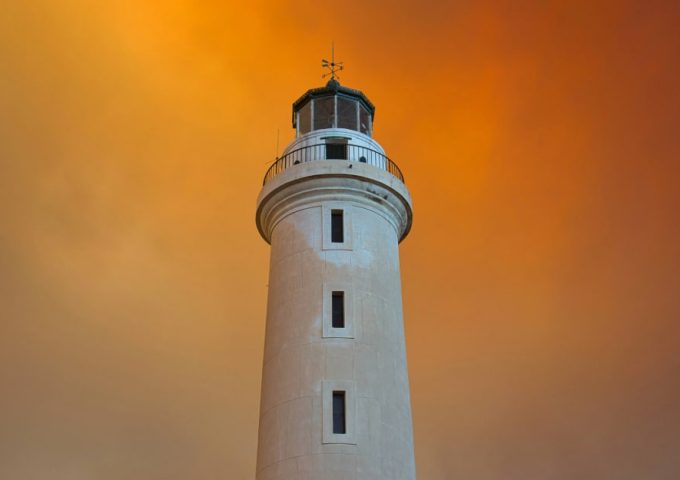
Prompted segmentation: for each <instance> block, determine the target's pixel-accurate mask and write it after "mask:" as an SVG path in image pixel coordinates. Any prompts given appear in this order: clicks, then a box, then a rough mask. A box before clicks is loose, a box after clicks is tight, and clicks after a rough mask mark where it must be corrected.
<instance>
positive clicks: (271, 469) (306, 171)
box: [256, 62, 416, 480]
mask: <svg viewBox="0 0 680 480" xmlns="http://www.w3.org/2000/svg"><path fill="white" fill-rule="evenodd" d="M325 66H328V62H326V65H325ZM333 67H336V64H335V63H332V64H331V67H330V68H331V75H330V77H331V78H330V80H329V81H328V83H326V84H325V86H322V87H320V88H313V89H311V90H308V91H307V92H306V93H305V94H304V95H302V96H301V97H300V98H299V99H298V100H296V101H295V103H293V117H292V124H293V128H294V129H295V133H296V135H295V139H294V140H293V141H292V142H291V143H290V144H289V145H288V146H287V147H286V148H285V150H284V152H283V154H282V156H281V157H279V158H277V160H276V162H275V163H273V164H272V165H271V167H270V168H269V170H268V171H267V172H266V174H265V176H264V182H263V186H262V190H261V192H260V194H259V196H258V199H257V213H256V223H257V228H258V230H259V232H260V235H261V236H262V238H263V239H264V240H265V241H267V242H268V243H269V244H270V245H271V258H270V270H269V291H268V299H267V321H266V333H265V348H264V361H263V369H262V392H261V400H260V424H259V436H258V451H257V471H256V478H257V480H369V479H370V480H413V479H415V475H416V474H415V460H414V451H413V427H412V420H411V403H410V397H409V380H408V371H407V363H406V348H405V339H404V326H403V311H402V295H401V280H400V270H399V243H400V242H401V241H402V240H403V239H404V238H405V237H406V235H407V234H408V232H409V230H410V228H411V222H412V217H413V211H412V203H411V197H410V194H409V192H408V190H407V188H406V185H405V183H404V177H403V175H402V173H401V171H400V170H399V168H398V167H397V165H396V164H395V163H394V162H393V161H392V160H391V159H390V158H388V156H387V155H386V153H385V151H384V149H383V148H382V147H381V146H380V144H378V142H376V141H375V140H374V139H373V123H374V119H375V107H374V105H373V104H372V103H371V101H370V100H369V99H368V97H367V96H366V95H364V94H363V93H362V92H361V91H359V90H354V89H352V88H348V87H346V86H344V85H341V84H340V82H339V80H338V79H337V78H336V75H335V71H336V69H335V68H333Z"/></svg>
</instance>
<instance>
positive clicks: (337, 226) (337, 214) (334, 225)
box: [331, 210, 345, 243]
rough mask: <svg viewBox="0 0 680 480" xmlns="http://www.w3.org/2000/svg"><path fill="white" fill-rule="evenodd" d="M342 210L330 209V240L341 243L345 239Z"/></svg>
mask: <svg viewBox="0 0 680 480" xmlns="http://www.w3.org/2000/svg"><path fill="white" fill-rule="evenodd" d="M343 223H344V222H343V212H342V210H331V242H332V243H343V242H344V241H345V231H344V228H343Z"/></svg>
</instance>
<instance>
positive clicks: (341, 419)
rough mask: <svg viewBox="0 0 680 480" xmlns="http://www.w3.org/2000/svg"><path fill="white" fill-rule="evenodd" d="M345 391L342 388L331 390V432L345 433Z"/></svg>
mask: <svg viewBox="0 0 680 480" xmlns="http://www.w3.org/2000/svg"><path fill="white" fill-rule="evenodd" d="M345 410H346V405H345V392H344V391H342V390H334V391H333V433H340V434H345V433H347V422H346V420H345Z"/></svg>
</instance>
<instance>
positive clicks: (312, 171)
mask: <svg viewBox="0 0 680 480" xmlns="http://www.w3.org/2000/svg"><path fill="white" fill-rule="evenodd" d="M324 201H349V202H352V203H355V204H358V205H361V206H364V207H366V208H369V209H371V210H374V211H376V212H377V213H379V214H380V215H381V216H383V217H384V218H386V219H387V220H388V221H389V223H390V224H391V225H392V226H393V227H394V229H395V235H396V237H397V239H398V240H399V241H401V240H403V239H404V238H405V237H406V236H407V235H408V233H409V231H410V229H411V224H412V222H413V209H412V201H411V196H410V194H409V192H408V189H407V188H406V186H405V185H404V183H403V182H401V181H400V180H399V179H397V178H396V177H395V176H394V175H392V174H390V173H388V172H387V171H384V170H381V169H378V168H375V167H373V166H370V165H364V164H361V163H355V162H347V161H344V160H320V161H316V162H309V163H306V164H302V165H296V166H294V167H292V168H289V169H287V170H286V171H284V172H282V173H281V174H279V175H277V176H276V177H274V178H273V179H272V180H271V181H269V182H268V183H267V184H266V185H265V186H264V187H263V189H262V191H261V192H260V195H259V197H258V200H257V213H256V223H257V229H258V231H259V232H260V235H261V236H262V238H264V240H265V241H267V242H268V243H271V236H272V232H273V231H274V228H275V227H276V225H277V223H278V222H279V221H280V220H281V219H282V218H284V217H285V216H286V215H288V214H290V213H292V212H294V211H297V210H299V209H301V208H307V207H309V206H312V205H315V204H321V203H322V202H324Z"/></svg>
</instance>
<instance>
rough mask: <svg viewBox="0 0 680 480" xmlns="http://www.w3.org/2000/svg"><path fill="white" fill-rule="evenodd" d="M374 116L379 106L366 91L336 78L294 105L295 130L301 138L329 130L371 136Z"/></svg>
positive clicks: (309, 91)
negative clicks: (348, 86)
mask: <svg viewBox="0 0 680 480" xmlns="http://www.w3.org/2000/svg"><path fill="white" fill-rule="evenodd" d="M374 115H375V107H374V106H373V104H372V103H371V101H370V100H369V99H368V98H366V96H365V95H364V94H363V93H362V92H360V91H359V90H354V89H352V88H347V87H343V86H342V85H340V83H339V82H338V81H337V80H336V79H334V78H333V79H331V80H329V82H328V83H327V84H326V86H325V87H320V88H313V89H311V90H308V91H307V93H305V94H304V95H303V96H302V97H300V98H299V99H298V100H297V101H296V102H295V103H293V128H295V131H296V136H297V137H298V138H299V137H301V136H302V135H305V134H307V133H309V132H312V131H315V130H322V129H326V128H346V129H348V130H354V131H357V132H359V133H363V134H364V135H367V136H369V137H370V136H371V133H372V130H373V117H374Z"/></svg>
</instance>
